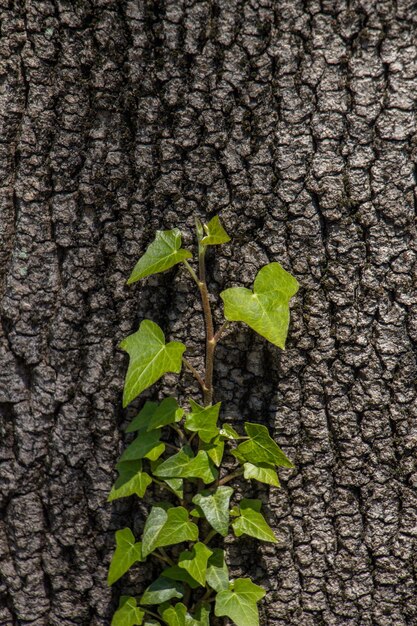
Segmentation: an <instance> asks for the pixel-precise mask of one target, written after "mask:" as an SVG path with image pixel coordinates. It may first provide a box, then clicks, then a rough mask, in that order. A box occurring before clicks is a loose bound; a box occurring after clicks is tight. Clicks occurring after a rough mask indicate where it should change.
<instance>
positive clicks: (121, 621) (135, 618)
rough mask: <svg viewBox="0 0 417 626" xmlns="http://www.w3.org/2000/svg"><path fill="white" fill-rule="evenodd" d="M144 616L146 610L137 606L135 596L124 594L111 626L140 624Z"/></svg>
mask: <svg viewBox="0 0 417 626" xmlns="http://www.w3.org/2000/svg"><path fill="white" fill-rule="evenodd" d="M144 617H145V612H144V611H142V609H141V608H139V607H138V606H137V604H136V600H135V598H130V597H129V596H122V597H121V598H120V604H119V608H118V609H117V611H116V612H115V614H114V615H113V619H112V621H111V626H140V625H141V624H142V622H143V618H144ZM145 626H146V625H145Z"/></svg>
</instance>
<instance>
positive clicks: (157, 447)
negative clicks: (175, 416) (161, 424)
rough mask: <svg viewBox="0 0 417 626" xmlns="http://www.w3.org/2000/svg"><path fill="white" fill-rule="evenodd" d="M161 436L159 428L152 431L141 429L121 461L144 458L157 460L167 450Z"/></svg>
mask: <svg viewBox="0 0 417 626" xmlns="http://www.w3.org/2000/svg"><path fill="white" fill-rule="evenodd" d="M160 437H161V431H160V430H159V429H158V430H152V431H151V432H150V433H147V432H144V431H140V432H139V434H138V436H137V437H136V439H134V440H133V441H132V443H131V444H130V445H129V446H128V447H127V448H126V450H125V451H124V452H123V454H122V456H121V457H120V462H123V461H138V460H139V459H144V458H147V459H150V460H152V461H155V460H156V459H157V458H158V457H160V456H161V454H162V453H163V452H164V450H165V444H164V443H162V442H160V441H159V439H160Z"/></svg>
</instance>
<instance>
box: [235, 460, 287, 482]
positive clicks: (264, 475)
mask: <svg viewBox="0 0 417 626" xmlns="http://www.w3.org/2000/svg"><path fill="white" fill-rule="evenodd" d="M243 476H244V477H245V478H246V479H247V480H250V479H252V480H258V481H259V482H260V483H265V484H267V485H272V486H273V487H279V486H280V483H279V479H278V474H277V473H276V471H275V469H274V466H273V465H271V464H269V463H257V464H256V465H254V464H253V463H244V464H243Z"/></svg>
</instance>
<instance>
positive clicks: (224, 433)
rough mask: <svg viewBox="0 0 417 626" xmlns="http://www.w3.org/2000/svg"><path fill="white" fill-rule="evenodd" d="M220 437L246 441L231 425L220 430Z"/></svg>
mask: <svg viewBox="0 0 417 626" xmlns="http://www.w3.org/2000/svg"><path fill="white" fill-rule="evenodd" d="M220 436H221V437H225V438H226V439H244V437H241V436H240V435H239V433H238V432H237V431H236V430H235V429H234V428H233V426H231V425H230V424H222V427H221V428H220Z"/></svg>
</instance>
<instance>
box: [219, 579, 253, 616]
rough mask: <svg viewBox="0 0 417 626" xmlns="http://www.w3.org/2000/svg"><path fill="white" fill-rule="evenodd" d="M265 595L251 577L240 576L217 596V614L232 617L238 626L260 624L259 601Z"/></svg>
mask: <svg viewBox="0 0 417 626" xmlns="http://www.w3.org/2000/svg"><path fill="white" fill-rule="evenodd" d="M264 595H265V590H264V589H262V587H258V585H255V584H254V583H253V582H252V581H251V580H249V578H238V579H237V580H235V581H234V582H233V583H231V584H230V589H228V590H225V591H220V593H218V594H217V596H216V606H215V611H214V613H215V615H216V616H217V617H223V616H227V617H230V619H232V620H233V621H234V623H235V624H236V626H259V614H258V608H257V606H256V604H257V602H259V600H261V599H262V598H263V597H264Z"/></svg>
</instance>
